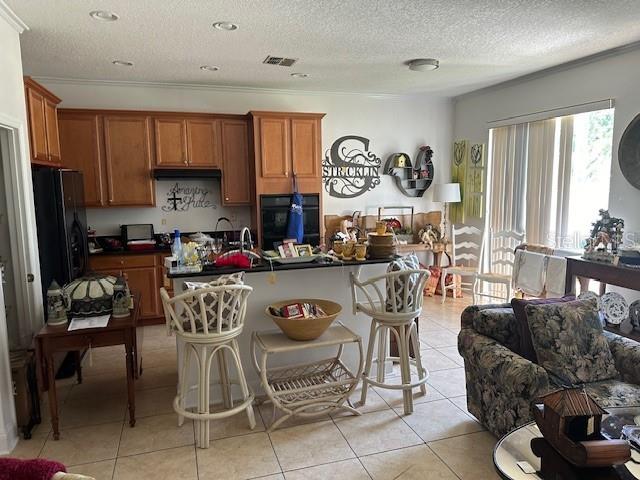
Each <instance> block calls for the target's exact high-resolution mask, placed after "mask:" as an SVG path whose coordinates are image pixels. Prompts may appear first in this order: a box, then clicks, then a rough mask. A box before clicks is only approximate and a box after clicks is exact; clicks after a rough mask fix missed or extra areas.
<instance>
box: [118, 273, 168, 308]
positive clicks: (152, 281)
mask: <svg viewBox="0 0 640 480" xmlns="http://www.w3.org/2000/svg"><path fill="white" fill-rule="evenodd" d="M124 273H126V274H127V281H128V282H129V288H130V289H131V290H132V291H134V292H140V295H141V298H140V302H141V303H140V316H141V317H142V318H149V317H159V316H161V315H162V310H161V308H160V305H161V303H162V302H161V301H160V285H159V283H158V269H157V268H156V267H144V268H130V269H126V270H125V271H124Z"/></svg>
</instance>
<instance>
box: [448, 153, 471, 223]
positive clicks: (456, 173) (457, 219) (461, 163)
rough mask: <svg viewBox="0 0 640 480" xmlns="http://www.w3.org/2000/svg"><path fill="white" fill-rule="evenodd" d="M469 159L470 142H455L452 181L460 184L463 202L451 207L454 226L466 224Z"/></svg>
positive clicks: (450, 211) (450, 217)
mask: <svg viewBox="0 0 640 480" xmlns="http://www.w3.org/2000/svg"><path fill="white" fill-rule="evenodd" d="M468 158H469V141H468V140H458V141H457V142H453V165H451V181H452V182H454V183H459V184H460V198H461V199H462V202H460V203H452V204H451V205H449V219H450V220H451V223H452V224H456V223H464V221H465V219H464V202H465V186H466V185H465V179H466V176H465V175H466V171H467V163H468Z"/></svg>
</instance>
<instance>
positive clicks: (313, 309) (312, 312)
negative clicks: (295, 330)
mask: <svg viewBox="0 0 640 480" xmlns="http://www.w3.org/2000/svg"><path fill="white" fill-rule="evenodd" d="M269 313H271V315H273V316H275V317H283V318H290V319H305V318H319V317H326V316H327V314H326V313H325V311H324V310H322V308H321V307H320V306H319V305H316V304H315V303H290V304H289V305H284V306H282V307H279V308H277V307H274V306H273V305H271V306H270V307H269Z"/></svg>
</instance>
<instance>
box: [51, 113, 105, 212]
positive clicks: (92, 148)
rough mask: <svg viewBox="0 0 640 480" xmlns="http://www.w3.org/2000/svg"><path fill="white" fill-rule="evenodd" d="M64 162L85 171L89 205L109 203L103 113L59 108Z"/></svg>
mask: <svg viewBox="0 0 640 480" xmlns="http://www.w3.org/2000/svg"><path fill="white" fill-rule="evenodd" d="M58 126H59V128H60V147H61V153H62V158H64V166H65V167H66V168H71V169H73V170H78V171H80V172H82V177H83V179H84V200H85V205H86V206H87V207H103V206H105V205H107V194H106V192H107V185H106V175H105V169H106V166H105V164H104V137H103V132H102V117H101V116H100V115H98V114H96V113H94V112H74V111H64V110H60V111H59V112H58Z"/></svg>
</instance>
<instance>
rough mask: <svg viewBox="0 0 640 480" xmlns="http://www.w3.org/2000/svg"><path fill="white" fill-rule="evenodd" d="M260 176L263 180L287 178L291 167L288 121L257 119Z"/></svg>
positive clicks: (270, 118) (277, 118)
mask: <svg viewBox="0 0 640 480" xmlns="http://www.w3.org/2000/svg"><path fill="white" fill-rule="evenodd" d="M257 142H258V145H259V148H260V152H259V155H260V165H261V172H260V175H261V176H262V177H263V178H287V177H288V176H289V169H290V165H291V147H290V140H289V119H287V118H279V117H259V118H258V139H257Z"/></svg>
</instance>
